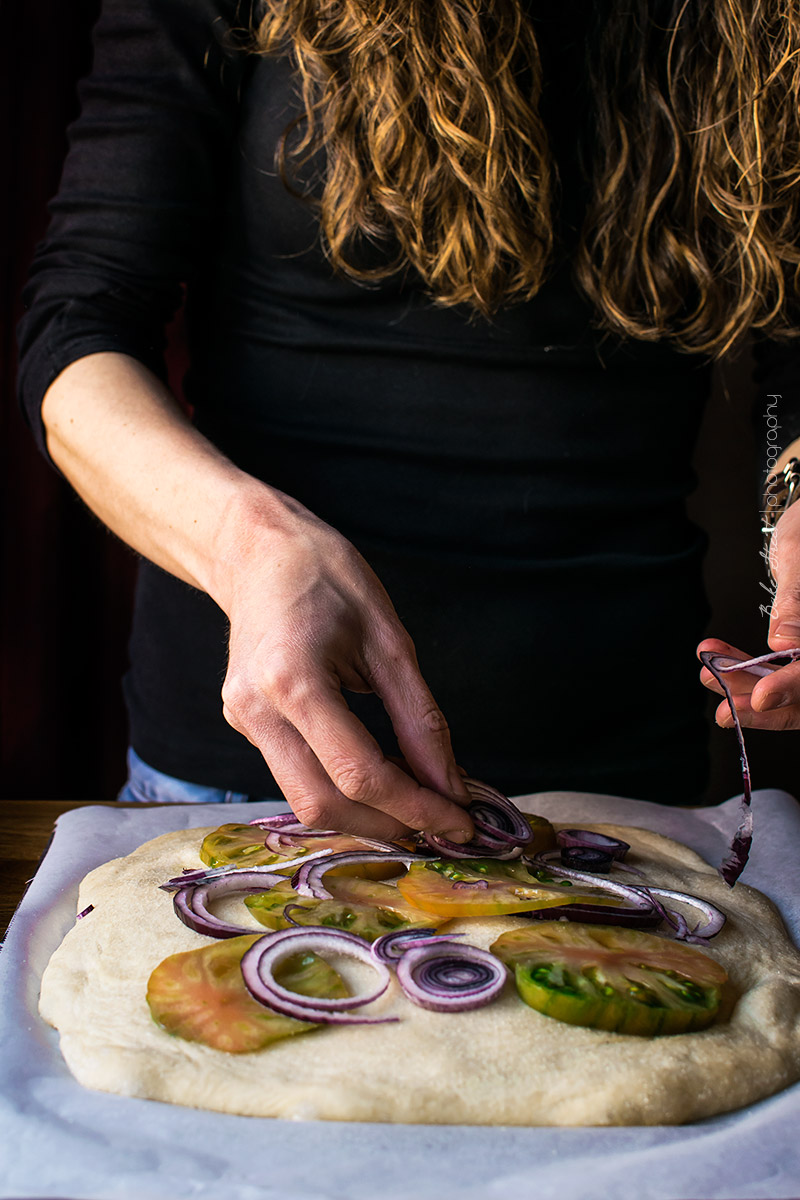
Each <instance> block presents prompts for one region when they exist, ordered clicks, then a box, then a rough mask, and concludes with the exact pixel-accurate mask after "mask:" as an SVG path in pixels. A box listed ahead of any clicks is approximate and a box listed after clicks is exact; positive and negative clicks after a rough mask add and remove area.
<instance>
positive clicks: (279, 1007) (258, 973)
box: [241, 926, 397, 1025]
mask: <svg viewBox="0 0 800 1200" xmlns="http://www.w3.org/2000/svg"><path fill="white" fill-rule="evenodd" d="M299 952H305V953H309V952H310V953H313V954H317V955H319V956H320V957H321V958H322V957H324V956H325V955H326V954H343V955H347V956H348V957H349V958H355V959H358V961H359V962H363V963H367V965H368V966H370V967H372V968H373V970H374V971H376V972H377V975H378V983H377V986H376V987H375V988H374V989H373V991H371V992H369V993H368V994H367V995H362V996H342V997H337V998H336V999H328V998H325V997H319V996H303V995H301V994H300V993H299V992H290V991H289V990H288V989H287V988H285V987H282V986H281V984H279V983H278V982H277V980H276V979H275V974H274V972H275V968H276V967H277V966H278V964H279V963H280V962H282V960H283V959H284V958H288V957H289V956H290V955H292V954H297V953H299ZM241 970H242V979H243V980H244V985H245V987H246V988H247V990H248V991H249V993H250V995H251V996H252V997H253V999H254V1000H258V1002H259V1004H264V1005H266V1006H267V1007H268V1008H271V1009H273V1010H274V1011H275V1012H279V1013H282V1014H283V1015H284V1016H287V1017H294V1018H295V1019H296V1020H298V1021H313V1022H316V1023H318V1024H322V1025H384V1024H386V1023H387V1022H389V1021H396V1020H397V1017H364V1016H354V1015H353V1014H351V1013H350V1012H349V1011H348V1010H349V1009H352V1008H360V1007H361V1006H362V1005H364V1004H370V1003H372V1001H373V1000H377V999H378V997H379V996H382V995H383V993H384V992H385V991H386V989H387V987H388V986H389V981H390V979H391V975H390V973H389V970H388V968H387V967H386V965H385V964H384V963H381V962H377V961H376V960H375V959H374V957H373V956H372V954H371V953H370V947H369V946H368V945H367V943H366V942H365V941H364V940H363V939H362V938H359V937H356V936H355V935H354V934H352V933H346V932H344V931H343V930H338V929H336V930H334V929H325V930H323V929H322V928H320V927H319V926H316V927H315V928H313V929H299V928H298V929H281V930H278V931H277V932H276V933H268V934H266V935H265V936H264V937H263V938H259V940H258V941H257V942H254V943H253V945H252V946H251V947H250V949H249V950H247V951H246V952H245V954H244V955H243V957H242V964H241Z"/></svg>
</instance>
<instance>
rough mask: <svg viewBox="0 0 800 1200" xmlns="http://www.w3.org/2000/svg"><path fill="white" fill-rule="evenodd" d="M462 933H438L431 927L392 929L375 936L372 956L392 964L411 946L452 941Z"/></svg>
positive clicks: (461, 935) (379, 960)
mask: <svg viewBox="0 0 800 1200" xmlns="http://www.w3.org/2000/svg"><path fill="white" fill-rule="evenodd" d="M463 936H464V934H463V933H451V934H438V933H435V932H434V931H433V930H432V929H394V930H393V931H392V932H391V933H384V934H382V936H381V937H379V938H376V939H375V941H374V942H373V943H372V946H371V948H370V949H371V953H372V956H373V958H377V960H378V962H382V963H387V964H388V965H389V966H394V964H395V963H396V962H397V961H398V959H400V958H402V957H403V955H404V954H405V952H406V950H409V949H410V948H411V947H413V946H421V945H430V944H431V942H452V939H453V938H460V937H463Z"/></svg>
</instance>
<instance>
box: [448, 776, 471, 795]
mask: <svg viewBox="0 0 800 1200" xmlns="http://www.w3.org/2000/svg"><path fill="white" fill-rule="evenodd" d="M447 782H448V783H449V784H450V791H451V793H452V794H453V795H454V796H458V798H459V800H463V799H465V797H466V798H468V797H469V792H468V791H467V786H466V784H465V783H464V778H463V776H462V775H459V773H458V771H448V774H447Z"/></svg>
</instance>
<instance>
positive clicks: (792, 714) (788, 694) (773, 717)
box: [697, 638, 800, 730]
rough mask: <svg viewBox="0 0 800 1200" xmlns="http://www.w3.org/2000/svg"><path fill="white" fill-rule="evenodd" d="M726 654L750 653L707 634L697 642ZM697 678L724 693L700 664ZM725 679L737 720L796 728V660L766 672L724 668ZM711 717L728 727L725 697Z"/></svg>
mask: <svg viewBox="0 0 800 1200" xmlns="http://www.w3.org/2000/svg"><path fill="white" fill-rule="evenodd" d="M697 649H698V654H699V653H700V651H703V650H708V651H710V652H711V653H713V654H721V655H724V656H726V657H728V658H733V659H739V660H741V661H744V660H746V659H748V658H751V657H753V656H752V655H749V654H746V653H745V652H744V651H743V650H740V649H739V648H738V647H736V646H731V645H730V643H728V642H722V641H719V640H718V639H717V638H707V639H706V640H705V641H703V642H701V643H700V645H699V646H698V648H697ZM700 680H701V682H702V683H703V684H704V685H705V686H706V687H707V688H708V689H709V691H713V692H717V693H718V694H720V695H724V692H723V689H722V686H721V684H720V683H719V682H718V681H717V680H716V679H715V678H714V676H713V675H712V674H711V672H710V671H709V670H708V669H707V668H706V667H703V669H702V671H701V672H700ZM725 682H726V683H727V684H728V686H729V687H730V690H731V693H732V695H733V697H734V702H735V704H736V711H737V714H738V717H739V721H740V723H741V724H742V725H743V726H745V727H746V728H749V729H774V730H779V729H800V663H789V664H788V665H787V666H785V667H778V668H775V669H774V670H771V671H770V672H769V674H767V675H754V674H751V673H750V672H748V671H747V670H744V671H728V672H726V673H725ZM715 719H716V722H717V724H718V725H720V726H722V727H723V728H725V729H729V728H732V726H733V717H732V715H731V712H730V708H729V706H728V702H727V700H723V702H722V703H721V704H720V705H719V706H718V708H717V710H716V713H715Z"/></svg>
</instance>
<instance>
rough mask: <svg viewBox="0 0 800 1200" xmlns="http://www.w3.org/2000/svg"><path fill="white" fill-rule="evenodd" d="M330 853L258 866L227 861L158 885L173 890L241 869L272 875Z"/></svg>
mask: <svg viewBox="0 0 800 1200" xmlns="http://www.w3.org/2000/svg"><path fill="white" fill-rule="evenodd" d="M331 853H332V852H331V851H330V850H315V851H314V852H313V854H306V855H304V856H303V857H302V858H295V859H291V860H290V861H288V862H286V863H268V864H265V865H264V866H258V867H252V866H250V867H248V866H243V867H240V866H237V865H236V864H235V863H229V864H228V865H227V866H224V867H209V868H208V869H207V870H203V869H198V870H196V871H184V872H183V874H182V875H176V876H175V878H174V879H168V880H167V882H166V883H160V884H159V887H160V888H161V890H162V891H163V892H174V891H176V890H177V889H178V888H184V887H187V886H194V885H195V884H199V883H206V882H207V881H208V880H210V879H223V878H224V877H226V876H228V875H236V874H239V873H240V872H242V871H246V872H247V873H248V875H254V874H263V875H274V874H275V870H276V868H280V869H281V870H286V869H287V868H288V867H292V868H295V867H301V866H302V865H303V863H308V862H317V861H318V860H319V859H321V858H329V857H330V856H331ZM282 878H285V876H282Z"/></svg>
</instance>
